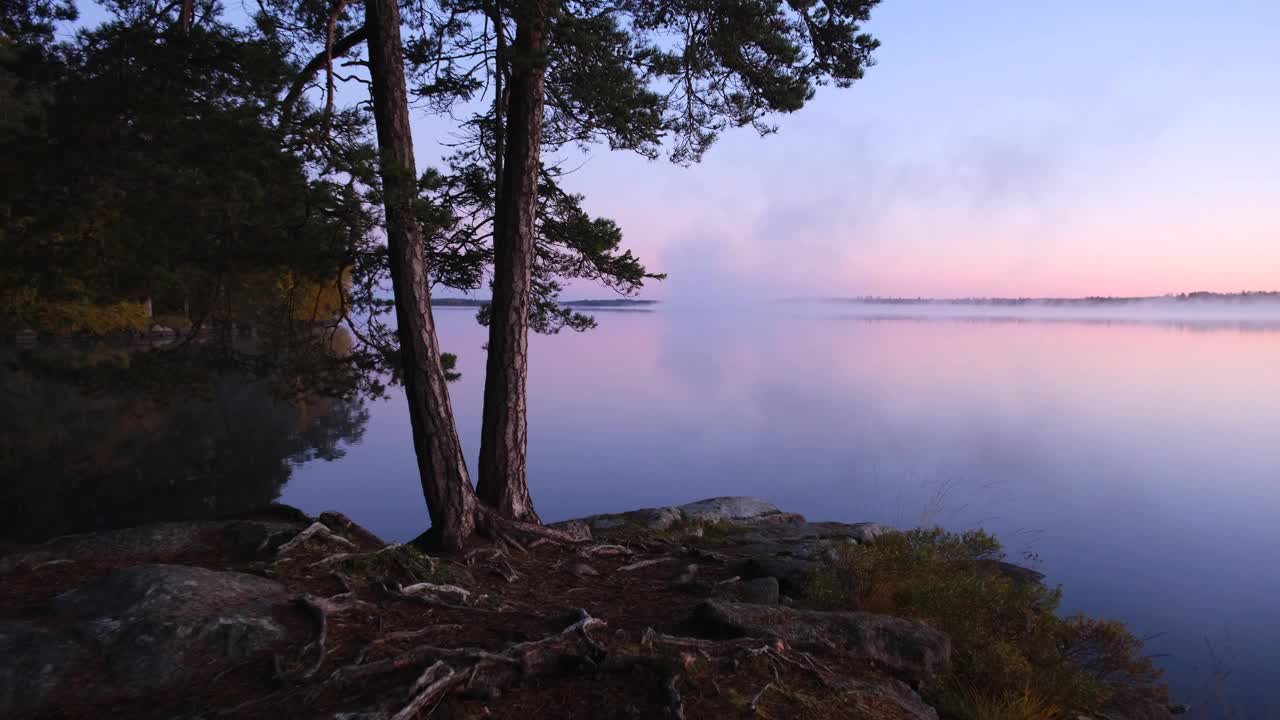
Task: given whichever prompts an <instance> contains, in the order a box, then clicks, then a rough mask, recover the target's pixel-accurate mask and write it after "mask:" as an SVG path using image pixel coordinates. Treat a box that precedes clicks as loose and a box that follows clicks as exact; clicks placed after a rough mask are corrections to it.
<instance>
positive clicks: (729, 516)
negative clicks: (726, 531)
mask: <svg viewBox="0 0 1280 720" xmlns="http://www.w3.org/2000/svg"><path fill="white" fill-rule="evenodd" d="M674 509H675V510H677V511H678V512H679V513H680V515H681V516H682V517H683V518H684V519H685V520H687V521H691V522H701V523H715V522H735V521H744V520H759V519H761V518H764V517H769V516H776V517H778V518H779V519H781V518H783V517H786V518H790V517H794V516H793V515H791V514H790V513H784V512H782V511H781V510H779V509H778V507H777V506H776V505H774V504H773V503H771V502H768V501H766V500H761V499H760V498H753V497H740V496H739V497H717V498H707V499H706V500H699V501H697V502H691V503H687V504H685V505H681V506H679V507H677V508H674Z"/></svg>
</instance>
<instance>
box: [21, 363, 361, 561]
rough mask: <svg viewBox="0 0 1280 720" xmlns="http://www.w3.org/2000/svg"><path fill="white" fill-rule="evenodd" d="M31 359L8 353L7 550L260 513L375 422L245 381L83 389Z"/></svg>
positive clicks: (240, 376) (356, 409) (224, 378)
mask: <svg viewBox="0 0 1280 720" xmlns="http://www.w3.org/2000/svg"><path fill="white" fill-rule="evenodd" d="M61 352H62V353H63V354H64V355H65V353H66V352H67V350H66V349H65V348H63V349H62V350H61ZM93 352H97V353H102V352H104V351H103V350H102V349H101V348H98V349H95V350H94V351H93ZM109 352H111V353H115V354H116V355H117V357H118V356H119V354H120V352H121V350H120V349H118V348H117V349H114V350H110V351H109ZM85 353H86V354H88V353H89V351H85ZM24 359H27V360H29V359H30V356H29V354H28V353H24V354H22V355H21V356H20V355H19V354H18V353H17V352H15V351H12V350H10V351H4V350H0V361H2V366H3V372H0V538H3V539H5V540H10V541H17V542H37V541H40V540H44V539H47V538H50V537H55V536H58V535H63V534H67V533H76V532H85V531H90V530H102V529H109V528H116V527H127V526H131V525H137V524H140V523H146V522H153V521H158V520H176V519H189V518H201V517H211V516H216V515H223V514H228V513H235V512H243V511H248V510H252V509H254V508H258V507H261V506H263V505H266V504H267V503H270V502H272V501H273V500H275V499H276V498H277V497H279V495H280V492H281V489H282V488H283V487H284V484H285V483H286V482H288V480H289V476H290V474H291V472H292V470H293V468H294V467H295V466H296V465H299V464H301V463H305V462H310V461H316V460H334V459H337V458H340V457H342V455H343V453H344V450H343V447H344V446H345V445H349V444H352V443H357V442H359V441H360V439H361V436H362V435H363V433H364V430H365V427H366V425H367V423H368V419H369V415H368V411H367V410H366V409H365V405H364V402H363V401H362V399H361V398H360V397H359V396H352V397H349V398H348V399H337V398H332V397H324V396H317V395H302V396H301V397H296V398H290V399H285V398H282V397H280V396H279V394H278V393H277V392H274V391H275V390H276V389H278V388H275V387H273V386H272V384H271V383H270V382H268V381H266V380H262V379H255V378H252V377H250V376H247V375H246V374H244V373H243V372H239V371H236V370H223V371H216V372H215V371H210V372H209V373H208V374H207V375H204V376H202V377H199V378H198V379H197V380H196V382H197V383H198V384H199V386H200V387H199V388H198V391H193V388H192V387H191V386H190V385H189V383H190V382H192V377H191V376H188V377H186V378H184V382H186V383H188V385H187V386H185V387H183V388H182V390H181V391H170V392H158V391H157V388H156V387H155V386H147V387H140V386H136V385H134V384H122V383H120V382H112V383H110V384H109V385H105V386H104V384H103V383H95V384H93V385H92V386H86V385H85V384H84V383H81V382H77V381H75V380H74V379H71V378H68V377H65V376H61V375H58V374H56V373H49V372H42V371H39V370H37V369H33V368H32V367H31V365H32V364H31V363H29V362H23V360H24ZM83 359H86V358H83V357H82V358H81V360H83ZM36 367H39V366H38V364H37V365H36Z"/></svg>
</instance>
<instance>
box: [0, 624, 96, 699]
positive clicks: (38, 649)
mask: <svg viewBox="0 0 1280 720" xmlns="http://www.w3.org/2000/svg"><path fill="white" fill-rule="evenodd" d="M83 655H84V652H83V651H82V650H81V649H80V646H79V645H77V644H76V642H75V641H74V640H72V639H71V638H69V637H67V636H65V635H62V634H60V633H57V632H54V631H52V630H48V629H45V628H42V627H39V626H36V625H32V624H31V623H25V622H6V623H0V714H8V713H10V712H13V711H16V710H21V709H23V708H29V707H35V706H38V705H40V704H42V703H43V702H44V701H45V700H46V699H47V698H48V697H49V694H50V693H51V692H53V690H54V689H55V688H56V687H57V686H58V684H59V683H60V682H61V681H62V679H63V678H64V677H65V676H66V675H67V674H68V673H70V672H72V671H74V670H75V669H76V665H77V663H79V661H80V660H81V658H82V657H83Z"/></svg>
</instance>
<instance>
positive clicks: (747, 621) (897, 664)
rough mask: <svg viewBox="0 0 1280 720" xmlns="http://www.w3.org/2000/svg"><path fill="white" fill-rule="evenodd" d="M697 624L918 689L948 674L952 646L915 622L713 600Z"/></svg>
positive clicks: (696, 614) (699, 612) (699, 611)
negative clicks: (833, 656)
mask: <svg viewBox="0 0 1280 720" xmlns="http://www.w3.org/2000/svg"><path fill="white" fill-rule="evenodd" d="M694 621H695V622H696V623H698V624H700V625H702V626H703V627H706V628H707V629H709V630H712V631H714V632H717V633H720V634H723V635H728V636H731V637H774V638H778V639H780V640H782V641H783V642H785V643H786V644H787V645H789V646H791V647H795V648H799V649H801V650H806V649H807V650H818V651H823V652H832V653H838V654H841V655H844V656H846V657H848V658H850V659H854V660H860V661H867V662H870V663H873V664H875V665H877V666H879V667H882V668H884V669H886V670H888V671H890V672H892V673H894V674H896V675H899V676H901V677H904V678H907V679H910V681H911V682H912V683H915V684H917V685H918V684H919V683H922V682H926V681H928V680H930V679H932V678H935V677H937V676H938V675H940V674H941V673H944V672H945V671H946V670H947V668H948V666H949V664H950V662H951V640H950V638H948V637H947V636H946V635H944V634H943V633H940V632H938V631H937V630H934V629H933V628H930V627H928V626H926V625H922V624H920V623H917V622H913V621H911V620H906V619H903V618H897V617H892V616H889V615H876V614H874V613H866V612H819V611H816V610H795V609H792V608H787V607H782V606H776V605H774V606H769V605H750V604H747V603H730V602H720V601H717V600H708V601H705V602H703V603H702V604H701V605H699V606H698V607H697V608H696V609H695V610H694Z"/></svg>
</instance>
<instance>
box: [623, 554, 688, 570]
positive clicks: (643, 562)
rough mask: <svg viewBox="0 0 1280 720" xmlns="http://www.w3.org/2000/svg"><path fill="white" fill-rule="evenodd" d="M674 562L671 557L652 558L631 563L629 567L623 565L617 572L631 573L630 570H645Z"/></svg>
mask: <svg viewBox="0 0 1280 720" xmlns="http://www.w3.org/2000/svg"><path fill="white" fill-rule="evenodd" d="M674 561H675V558H673V557H660V558H653V559H652V560H641V561H640V562H633V563H631V564H630V565H623V566H622V567H620V568H618V572H631V571H632V570H639V569H640V568H647V567H651V566H653V565H661V564H662V563H668V562H674Z"/></svg>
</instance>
